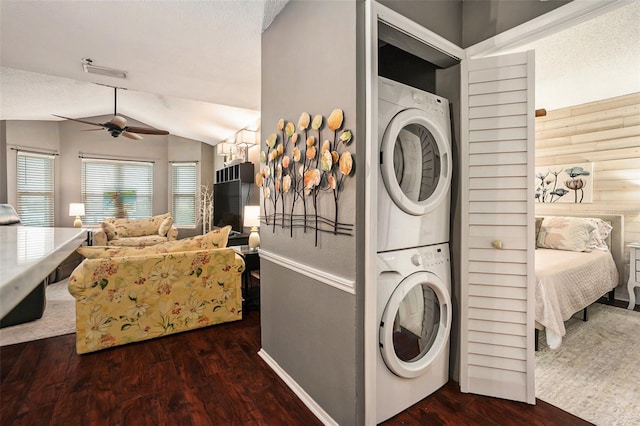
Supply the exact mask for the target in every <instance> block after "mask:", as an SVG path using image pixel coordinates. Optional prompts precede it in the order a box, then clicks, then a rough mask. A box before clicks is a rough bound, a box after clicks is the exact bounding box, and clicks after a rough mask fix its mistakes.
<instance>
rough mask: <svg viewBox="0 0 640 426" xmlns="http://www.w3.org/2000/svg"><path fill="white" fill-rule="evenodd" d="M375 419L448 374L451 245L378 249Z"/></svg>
mask: <svg viewBox="0 0 640 426" xmlns="http://www.w3.org/2000/svg"><path fill="white" fill-rule="evenodd" d="M377 263H378V290H377V293H378V308H377V315H378V317H377V319H378V325H379V351H378V354H377V358H378V359H377V369H376V371H377V380H376V389H377V422H378V423H380V422H382V421H384V420H387V419H389V418H391V417H393V416H394V415H396V414H398V413H399V412H401V411H403V410H405V409H407V408H409V407H410V406H412V405H413V404H415V403H416V402H418V401H420V400H421V399H424V398H425V397H427V396H428V395H430V394H432V393H433V392H435V391H436V390H438V389H439V388H440V387H442V386H443V385H444V384H445V383H447V381H448V380H449V334H450V331H451V315H452V313H451V269H450V262H449V245H448V244H437V245H432V246H427V247H418V248H410V249H405V250H398V251H391V252H385V253H378V255H377Z"/></svg>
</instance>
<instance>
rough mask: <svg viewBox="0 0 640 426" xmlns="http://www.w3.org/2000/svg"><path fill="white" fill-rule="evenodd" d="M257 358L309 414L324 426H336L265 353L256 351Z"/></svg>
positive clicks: (261, 350)
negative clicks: (296, 397) (284, 384)
mask: <svg viewBox="0 0 640 426" xmlns="http://www.w3.org/2000/svg"><path fill="white" fill-rule="evenodd" d="M258 356H260V358H262V359H263V360H264V362H266V363H267V365H269V367H271V369H272V370H273V371H275V373H276V374H277V375H278V376H279V377H280V378H281V379H282V380H283V381H284V382H285V383H286V384H287V386H289V388H290V389H291V390H292V391H293V393H295V394H296V395H297V396H298V398H300V400H301V401H302V403H303V404H304V405H306V406H307V408H309V410H311V412H312V413H313V414H314V415H315V416H316V417H317V418H318V419H319V420H320V421H321V422H322V423H323V424H325V425H327V426H329V425H331V426H338V423H337V422H336V421H335V420H333V419H332V418H331V416H330V415H329V414H328V413H327V412H326V411H324V410H323V409H322V407H320V405H318V403H317V402H315V401H314V399H313V398H311V396H310V395H309V394H308V393H307V392H305V391H304V389H302V387H301V386H300V385H299V384H298V383H297V382H296V381H295V380H293V378H292V377H291V376H290V375H289V374H288V373H287V372H286V371H284V369H283V368H282V367H280V365H279V364H278V363H277V362H276V361H275V360H274V359H273V358H271V356H269V354H268V353H266V352H265V350H264V349H260V350H259V351H258Z"/></svg>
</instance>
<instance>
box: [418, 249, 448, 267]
mask: <svg viewBox="0 0 640 426" xmlns="http://www.w3.org/2000/svg"><path fill="white" fill-rule="evenodd" d="M416 251H417V253H416V254H414V255H413V256H412V258H411V261H412V263H413V264H414V265H416V266H419V265H422V266H424V267H428V266H435V265H443V264H445V263H448V262H449V250H448V248H447V245H446V244H439V245H437V246H429V247H419V248H417V249H416ZM416 258H419V259H420V262H419V263H416V262H415V261H414V259H416Z"/></svg>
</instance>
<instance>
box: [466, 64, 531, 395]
mask: <svg viewBox="0 0 640 426" xmlns="http://www.w3.org/2000/svg"><path fill="white" fill-rule="evenodd" d="M461 70H462V101H461V105H462V111H461V116H462V120H461V121H462V133H461V135H462V136H461V138H462V144H461V174H462V176H461V191H462V206H461V221H462V231H461V233H462V241H461V243H462V244H461V246H462V250H461V265H462V271H461V272H462V275H461V277H462V278H461V281H462V282H461V285H462V290H461V300H462V304H461V305H462V306H461V364H460V367H461V368H460V385H461V390H462V391H463V392H471V393H477V394H482V395H488V396H494V397H499V398H506V399H512V400H517V401H523V402H527V403H530V404H534V403H535V388H534V368H535V354H534V309H535V272H534V248H535V247H534V205H533V182H534V179H533V175H534V174H533V168H534V143H535V142H534V109H535V106H534V56H533V52H524V53H516V54H510V55H505V56H495V57H489V58H482V59H474V60H464V61H463V62H462V67H461ZM494 242H495V245H496V246H500V245H501V248H497V247H495V246H494Z"/></svg>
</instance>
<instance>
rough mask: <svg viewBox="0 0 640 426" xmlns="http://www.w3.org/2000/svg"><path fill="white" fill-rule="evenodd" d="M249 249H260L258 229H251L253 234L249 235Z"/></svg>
mask: <svg viewBox="0 0 640 426" xmlns="http://www.w3.org/2000/svg"><path fill="white" fill-rule="evenodd" d="M249 247H250V248H252V249H255V248H258V247H260V234H258V228H256V227H253V228H251V233H250V234H249Z"/></svg>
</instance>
